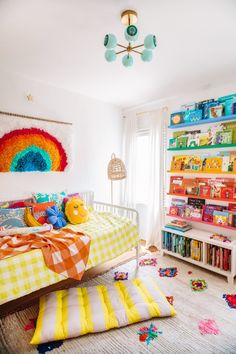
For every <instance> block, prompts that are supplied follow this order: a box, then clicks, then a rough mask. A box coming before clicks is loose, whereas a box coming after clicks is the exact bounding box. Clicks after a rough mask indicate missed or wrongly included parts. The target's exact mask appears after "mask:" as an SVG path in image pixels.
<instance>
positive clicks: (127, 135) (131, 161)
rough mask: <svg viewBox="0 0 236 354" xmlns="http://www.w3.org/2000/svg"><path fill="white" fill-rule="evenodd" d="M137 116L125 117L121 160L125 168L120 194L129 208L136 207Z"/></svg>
mask: <svg viewBox="0 0 236 354" xmlns="http://www.w3.org/2000/svg"><path fill="white" fill-rule="evenodd" d="M137 129H138V125H137V117H136V113H131V114H129V115H127V117H125V121H124V140H123V160H124V162H125V166H126V170H127V178H126V179H125V180H124V184H123V188H122V192H123V193H122V194H123V196H122V197H123V198H122V199H123V204H124V205H125V206H127V207H129V208H136V161H137Z"/></svg>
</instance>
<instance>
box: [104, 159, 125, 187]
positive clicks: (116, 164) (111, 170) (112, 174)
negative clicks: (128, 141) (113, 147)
mask: <svg viewBox="0 0 236 354" xmlns="http://www.w3.org/2000/svg"><path fill="white" fill-rule="evenodd" d="M107 175H108V178H109V179H110V180H112V181H115V180H119V179H124V178H126V175H127V174H126V168H125V164H124V162H123V161H122V160H121V159H118V158H117V157H116V155H115V154H112V155H111V161H110V162H109V164H108V167H107Z"/></svg>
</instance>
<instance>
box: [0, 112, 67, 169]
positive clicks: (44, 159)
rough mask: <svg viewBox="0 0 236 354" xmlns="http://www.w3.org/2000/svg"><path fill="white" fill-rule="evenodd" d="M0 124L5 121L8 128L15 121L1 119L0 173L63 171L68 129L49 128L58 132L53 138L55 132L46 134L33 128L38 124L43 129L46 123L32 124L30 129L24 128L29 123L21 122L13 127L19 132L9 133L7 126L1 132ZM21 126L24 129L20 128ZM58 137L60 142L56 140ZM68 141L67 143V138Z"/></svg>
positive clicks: (65, 164)
mask: <svg viewBox="0 0 236 354" xmlns="http://www.w3.org/2000/svg"><path fill="white" fill-rule="evenodd" d="M2 121H3V122H4V123H5V126H6V121H8V123H9V122H11V124H10V126H11V125H12V124H14V123H16V121H17V119H16V118H15V117H14V118H10V117H7V118H6V117H5V118H0V126H1V129H0V157H1V158H0V172H50V171H56V172H62V171H65V170H67V169H68V167H69V164H70V156H69V155H68V152H67V151H66V147H67V150H68V144H66V143H65V140H67V139H66V137H65V132H66V130H67V127H63V129H62V128H61V127H56V126H55V125H56V124H54V125H53V128H52V127H50V130H51V131H53V130H54V131H55V132H56V133H57V135H58V136H57V137H56V136H55V134H54V133H53V134H51V133H50V132H48V130H49V129H47V130H46V129H41V128H39V127H36V126H40V125H41V126H44V127H45V123H42V122H34V123H33V124H32V122H31V127H24V126H25V125H29V123H28V122H27V123H28V124H27V123H25V122H21V121H20V122H17V124H15V125H17V128H18V126H19V129H13V130H10V129H9V125H8V126H6V129H2ZM23 121H24V120H23ZM21 125H22V126H23V127H20V126H21ZM32 125H33V127H32ZM49 125H50V124H49V123H47V124H46V126H49ZM3 130H5V132H4V134H2V131H3ZM9 130H10V131H9ZM60 135H61V138H62V139H60V138H59V136H60ZM63 135H64V137H63ZM63 140H64V143H63V142H62V141H63ZM68 140H70V136H69V135H68Z"/></svg>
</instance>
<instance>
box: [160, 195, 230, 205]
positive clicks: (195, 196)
mask: <svg viewBox="0 0 236 354" xmlns="http://www.w3.org/2000/svg"><path fill="white" fill-rule="evenodd" d="M167 195H171V196H172V197H175V198H197V199H205V200H213V201H218V202H228V203H236V199H230V198H227V199H224V198H210V197H202V196H200V195H195V194H174V193H167Z"/></svg>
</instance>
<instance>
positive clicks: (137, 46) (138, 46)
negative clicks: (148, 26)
mask: <svg viewBox="0 0 236 354" xmlns="http://www.w3.org/2000/svg"><path fill="white" fill-rule="evenodd" d="M141 47H144V44H139V45H136V46H134V47H132V49H136V48H141Z"/></svg>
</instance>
